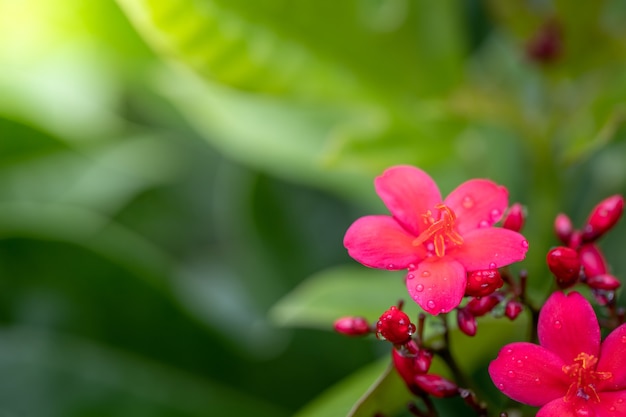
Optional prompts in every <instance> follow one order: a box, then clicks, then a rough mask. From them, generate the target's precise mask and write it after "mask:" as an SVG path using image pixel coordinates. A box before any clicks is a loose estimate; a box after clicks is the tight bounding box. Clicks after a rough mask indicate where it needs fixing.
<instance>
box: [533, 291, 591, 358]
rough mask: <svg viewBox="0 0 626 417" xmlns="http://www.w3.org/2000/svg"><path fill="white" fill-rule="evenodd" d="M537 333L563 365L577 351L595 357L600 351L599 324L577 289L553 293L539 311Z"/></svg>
mask: <svg viewBox="0 0 626 417" xmlns="http://www.w3.org/2000/svg"><path fill="white" fill-rule="evenodd" d="M537 333H538V336H539V343H541V346H543V347H545V348H546V349H548V350H551V351H552V352H554V353H556V354H557V355H558V356H559V357H560V358H561V359H562V360H563V362H565V364H567V365H570V364H572V363H574V359H575V358H576V357H577V356H578V355H579V354H580V353H581V352H585V353H587V354H588V355H593V356H595V357H596V358H597V357H598V354H599V352H600V326H599V324H598V319H597V318H596V313H595V312H594V311H593V308H592V307H591V304H589V301H587V300H586V299H585V297H583V296H582V295H580V294H579V293H577V292H571V293H569V294H568V295H565V294H563V293H562V292H555V293H553V294H552V295H551V296H550V297H549V298H548V300H547V301H546V303H545V304H544V306H543V308H542V309H541V312H540V313H539V323H538V325H537Z"/></svg>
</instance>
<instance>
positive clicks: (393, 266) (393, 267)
mask: <svg viewBox="0 0 626 417" xmlns="http://www.w3.org/2000/svg"><path fill="white" fill-rule="evenodd" d="M395 267H396V266H395V265H394V264H389V265H387V269H395Z"/></svg>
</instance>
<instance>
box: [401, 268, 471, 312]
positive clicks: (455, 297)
mask: <svg viewBox="0 0 626 417" xmlns="http://www.w3.org/2000/svg"><path fill="white" fill-rule="evenodd" d="M466 283H467V277H466V272H465V268H463V265H461V264H460V263H458V262H456V261H454V260H451V259H448V258H437V260H435V261H431V260H430V259H426V260H425V261H423V262H421V263H420V264H419V265H418V267H417V270H415V271H409V273H408V275H407V279H406V287H407V289H408V290H409V295H410V296H411V298H413V300H415V302H416V303H417V304H419V305H420V307H422V308H423V309H424V310H425V311H426V312H428V313H430V314H433V315H437V314H439V313H447V312H448V311H450V310H452V309H454V308H456V307H457V306H458V305H459V303H460V302H461V299H462V298H463V294H464V293H465V286H466Z"/></svg>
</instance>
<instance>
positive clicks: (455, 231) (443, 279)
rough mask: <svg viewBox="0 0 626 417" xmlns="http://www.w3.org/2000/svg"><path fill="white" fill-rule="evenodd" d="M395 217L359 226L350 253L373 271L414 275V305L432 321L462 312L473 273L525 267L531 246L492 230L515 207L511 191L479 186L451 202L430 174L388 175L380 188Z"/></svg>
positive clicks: (350, 234) (404, 171)
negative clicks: (516, 265) (469, 275)
mask: <svg viewBox="0 0 626 417" xmlns="http://www.w3.org/2000/svg"><path fill="white" fill-rule="evenodd" d="M374 184H375V188H376V192H377V194H378V195H379V196H380V198H381V199H382V200H383V202H384V203H385V205H386V206H387V208H388V209H389V211H390V212H391V216H386V215H377V216H365V217H361V218H360V219H357V220H356V221H355V222H354V223H353V224H352V225H351V226H350V228H349V229H348V231H347V232H346V235H345V237H344V246H345V247H346V248H347V249H348V253H349V254H350V256H352V257H353V258H354V259H356V260H357V261H359V262H361V263H362V264H363V265H365V266H368V267H370V268H381V269H389V270H402V269H408V270H409V272H408V274H407V277H406V285H407V288H408V291H409V294H410V295H411V297H412V298H413V299H414V300H415V301H416V302H417V303H418V304H419V305H420V306H421V307H422V308H423V309H424V310H426V311H427V312H429V313H431V314H439V313H446V312H449V311H450V310H452V309H454V308H455V307H457V306H458V305H459V303H460V302H461V299H462V298H463V294H464V293H465V288H466V284H467V272H470V271H476V270H488V269H495V268H499V267H502V266H505V265H509V264H511V263H513V262H517V261H520V260H522V259H524V257H525V255H526V251H527V250H528V242H527V241H526V240H525V239H524V237H523V236H522V235H521V234H519V233H517V232H514V231H512V230H507V229H503V228H496V227H492V226H493V225H494V224H495V223H496V222H497V221H499V220H500V219H501V217H502V214H503V213H504V211H505V210H506V208H507V206H508V191H507V190H506V188H504V187H502V186H499V185H497V184H495V183H493V182H491V181H489V180H484V179H474V180H470V181H467V182H465V183H463V184H461V185H460V186H458V187H457V188H456V189H455V190H454V191H452V192H451V193H450V195H448V197H446V198H445V199H442V198H441V194H440V192H439V189H438V188H437V185H436V184H435V182H434V181H433V180H432V178H430V177H429V176H428V174H426V173H425V172H424V171H422V170H420V169H418V168H415V167H412V166H395V167H392V168H389V169H387V170H386V171H385V172H384V173H383V174H382V175H381V176H379V177H377V178H376V180H375V183H374Z"/></svg>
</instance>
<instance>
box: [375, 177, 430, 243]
mask: <svg viewBox="0 0 626 417" xmlns="http://www.w3.org/2000/svg"><path fill="white" fill-rule="evenodd" d="M374 185H375V187H376V193H378V195H379V197H380V198H381V199H382V200H383V202H384V203H385V205H386V206H387V208H388V209H389V211H390V212H391V214H392V215H393V217H395V218H396V219H397V220H398V221H399V222H400V224H402V225H403V226H404V227H405V228H406V229H407V230H409V231H410V232H411V233H414V234H415V236H417V235H419V234H420V233H421V232H422V231H423V230H424V229H425V228H426V227H427V226H428V225H427V224H426V223H424V219H423V218H422V214H425V213H426V212H427V211H428V210H431V211H432V212H433V214H435V213H436V210H434V206H435V205H436V204H439V203H441V193H440V192H439V188H438V187H437V184H435V182H434V181H433V179H432V178H430V176H429V175H428V174H426V173H425V172H424V171H422V170H421V169H418V168H415V167H412V166H408V165H399V166H395V167H392V168H389V169H387V170H385V172H383V173H382V175H381V176H379V177H377V178H376V180H375V181H374Z"/></svg>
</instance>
